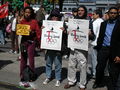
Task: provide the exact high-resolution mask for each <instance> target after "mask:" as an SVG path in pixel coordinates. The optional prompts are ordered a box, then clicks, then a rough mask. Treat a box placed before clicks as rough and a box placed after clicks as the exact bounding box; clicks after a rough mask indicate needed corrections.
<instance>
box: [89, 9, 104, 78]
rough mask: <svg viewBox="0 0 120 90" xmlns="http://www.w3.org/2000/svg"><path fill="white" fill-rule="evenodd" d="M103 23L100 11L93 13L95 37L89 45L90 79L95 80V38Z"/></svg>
mask: <svg viewBox="0 0 120 90" xmlns="http://www.w3.org/2000/svg"><path fill="white" fill-rule="evenodd" d="M101 22H103V19H102V11H101V10H99V9H97V10H94V12H93V23H92V25H93V33H94V35H95V39H94V40H93V41H91V43H90V47H89V49H90V56H91V66H92V77H93V78H95V74H96V65H97V51H96V49H94V47H95V46H96V45H97V38H98V35H99V30H100V25H101Z"/></svg>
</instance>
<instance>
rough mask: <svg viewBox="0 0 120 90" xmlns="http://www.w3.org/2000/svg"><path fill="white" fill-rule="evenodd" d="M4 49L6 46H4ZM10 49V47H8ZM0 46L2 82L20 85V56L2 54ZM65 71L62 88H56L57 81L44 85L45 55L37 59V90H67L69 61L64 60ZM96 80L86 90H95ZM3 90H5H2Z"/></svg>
mask: <svg viewBox="0 0 120 90" xmlns="http://www.w3.org/2000/svg"><path fill="white" fill-rule="evenodd" d="M3 47H4V46H3ZM8 47H9V45H8ZM1 48H2V47H1V46H0V81H1V82H5V83H10V84H13V85H18V84H19V80H20V78H19V61H17V60H16V59H17V57H18V55H16V54H10V53H8V50H6V52H3V51H2V52H1ZM8 49H9V48H8ZM62 63H63V65H62V66H63V69H62V82H61V86H60V87H55V79H53V80H52V81H51V82H49V83H48V84H47V85H43V84H42V82H43V81H44V80H45V60H44V55H42V56H37V57H35V67H36V72H37V74H38V75H39V76H38V78H37V80H36V81H35V82H34V83H35V85H36V88H37V90H66V89H64V85H65V84H66V83H67V64H68V61H67V60H64V59H63V62H62ZM93 82H94V80H92V79H91V80H89V81H88V84H87V89H86V90H93V89H92V85H93ZM0 90H3V89H0ZM4 90H17V89H4ZM68 90H79V88H78V86H77V85H76V86H74V87H71V88H70V89H68ZM95 90H107V88H106V87H104V88H98V89H95Z"/></svg>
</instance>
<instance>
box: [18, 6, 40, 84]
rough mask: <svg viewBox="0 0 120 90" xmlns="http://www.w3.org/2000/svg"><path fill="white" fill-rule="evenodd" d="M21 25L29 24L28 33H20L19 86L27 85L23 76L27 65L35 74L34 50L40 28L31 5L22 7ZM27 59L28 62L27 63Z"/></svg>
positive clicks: (38, 38) (38, 40)
mask: <svg viewBox="0 0 120 90" xmlns="http://www.w3.org/2000/svg"><path fill="white" fill-rule="evenodd" d="M20 24H22V25H29V26H30V35H28V36H27V35H22V39H21V60H20V78H21V82H20V83H19V84H20V86H21V85H22V86H25V85H28V86H29V83H28V82H29V81H32V80H29V81H28V82H25V78H24V70H25V68H26V67H28V66H29V68H30V69H31V71H32V72H33V73H34V74H35V62H34V55H35V53H34V51H35V43H39V42H40V36H41V32H40V28H39V25H38V23H37V21H36V20H35V15H34V10H33V9H32V8H31V7H25V8H24V19H23V20H22V21H21V22H20ZM27 59H28V60H29V63H28V65H27Z"/></svg>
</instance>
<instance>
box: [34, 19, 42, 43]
mask: <svg viewBox="0 0 120 90" xmlns="http://www.w3.org/2000/svg"><path fill="white" fill-rule="evenodd" d="M35 30H36V36H37V40H38V41H40V38H41V29H40V27H39V25H38V22H37V21H35Z"/></svg>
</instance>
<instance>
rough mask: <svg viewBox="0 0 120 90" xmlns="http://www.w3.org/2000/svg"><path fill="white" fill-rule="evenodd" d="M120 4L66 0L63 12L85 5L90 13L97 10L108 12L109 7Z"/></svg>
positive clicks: (115, 0)
mask: <svg viewBox="0 0 120 90" xmlns="http://www.w3.org/2000/svg"><path fill="white" fill-rule="evenodd" d="M118 3H120V0H64V3H63V11H71V10H72V8H77V7H79V5H85V6H86V7H87V9H88V11H93V10H95V9H97V8H100V9H102V10H103V11H106V10H107V9H108V8H109V7H111V6H114V5H116V4H118Z"/></svg>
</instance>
